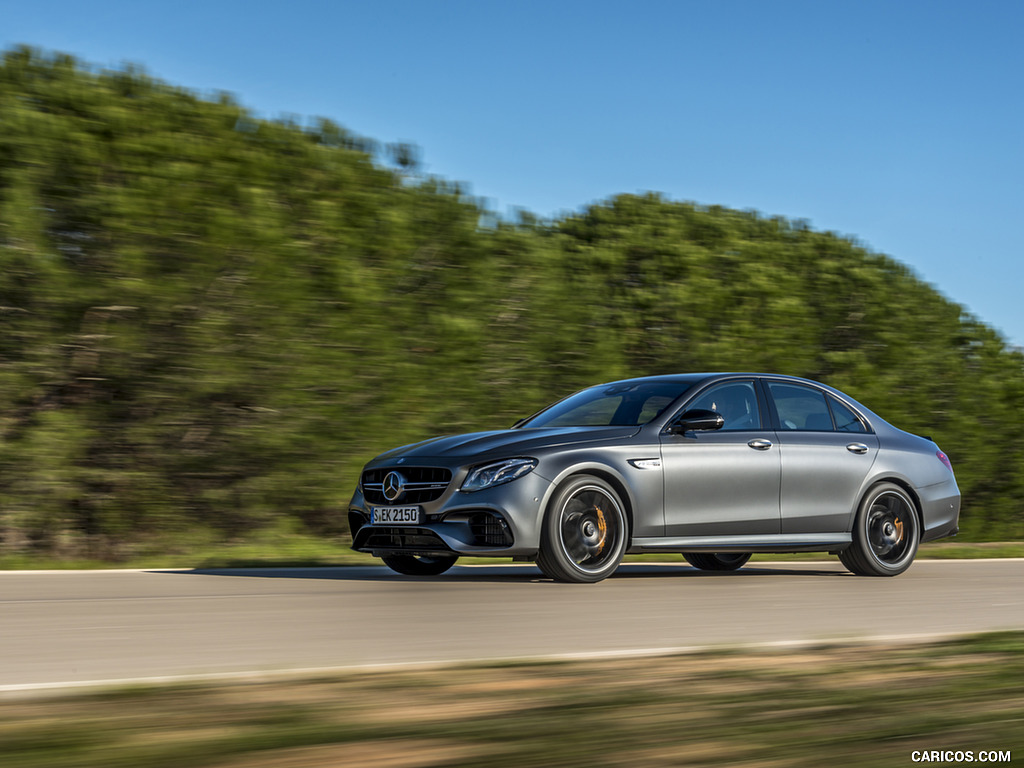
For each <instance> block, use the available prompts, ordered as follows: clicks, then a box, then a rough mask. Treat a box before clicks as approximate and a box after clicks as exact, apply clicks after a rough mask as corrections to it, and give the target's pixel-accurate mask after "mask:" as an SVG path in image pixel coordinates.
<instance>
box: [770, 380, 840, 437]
mask: <svg viewBox="0 0 1024 768" xmlns="http://www.w3.org/2000/svg"><path fill="white" fill-rule="evenodd" d="M768 388H769V389H770V390H771V393H772V400H774V401H775V410H776V412H777V413H778V414H779V426H780V428H781V429H783V430H793V429H803V430H811V431H815V432H831V431H832V430H833V426H832V416H831V414H830V413H829V410H828V403H827V402H825V395H824V394H822V393H821V392H819V391H818V390H816V389H811V388H810V387H803V386H800V385H799V384H783V383H782V382H772V381H769V382H768Z"/></svg>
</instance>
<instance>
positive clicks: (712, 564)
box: [683, 552, 750, 571]
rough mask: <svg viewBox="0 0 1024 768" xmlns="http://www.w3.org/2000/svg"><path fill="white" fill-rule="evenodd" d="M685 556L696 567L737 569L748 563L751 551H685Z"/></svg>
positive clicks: (707, 569)
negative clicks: (732, 552) (731, 552)
mask: <svg viewBox="0 0 1024 768" xmlns="http://www.w3.org/2000/svg"><path fill="white" fill-rule="evenodd" d="M683 558H684V559H685V560H686V562H688V563H689V564H690V565H692V566H693V567H694V568H700V569H701V570H702V571H735V570H738V569H740V568H742V567H743V566H744V565H746V563H747V560H749V559H750V553H749V552H742V553H736V554H729V553H725V552H684V553H683Z"/></svg>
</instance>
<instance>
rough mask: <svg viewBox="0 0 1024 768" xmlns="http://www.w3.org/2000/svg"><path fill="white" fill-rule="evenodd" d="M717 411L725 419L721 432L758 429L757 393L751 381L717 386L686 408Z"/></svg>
mask: <svg viewBox="0 0 1024 768" xmlns="http://www.w3.org/2000/svg"><path fill="white" fill-rule="evenodd" d="M690 408H705V409H707V410H709V411H717V412H718V413H720V414H722V416H723V417H724V418H725V426H723V427H722V431H723V432H728V431H738V430H743V429H760V428H761V414H760V411H759V410H758V408H757V392H756V391H755V390H754V382H752V381H729V382H726V383H724V384H718V385H716V386H714V387H712V388H711V389H709V390H708V391H707V392H705V393H703V394H702V395H701V396H700V397H698V398H697V399H696V400H694V401H693V402H692V403H690V404H689V405H688V406H687V409H690Z"/></svg>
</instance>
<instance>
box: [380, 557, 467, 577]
mask: <svg viewBox="0 0 1024 768" xmlns="http://www.w3.org/2000/svg"><path fill="white" fill-rule="evenodd" d="M380 559H381V560H383V561H384V565H386V566H387V567H388V568H390V569H391V570H392V571H398V572H399V573H404V574H405V575H406V576H437V575H438V574H441V573H444V572H445V571H447V570H448V569H449V568H451V567H452V566H453V565H455V561H456V560H458V559H459V556H458V555H403V554H399V553H395V554H392V555H381V558H380Z"/></svg>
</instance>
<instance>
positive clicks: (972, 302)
mask: <svg viewBox="0 0 1024 768" xmlns="http://www.w3.org/2000/svg"><path fill="white" fill-rule="evenodd" d="M1022 36H1024V2H1016V1H1015V0H1006V1H1005V2H985V1H984V0H981V1H978V0H972V1H971V2H966V0H965V1H964V2H945V1H943V0H934V1H933V2H911V1H901V0H889V1H888V2H873V1H871V0H867V1H862V2H821V1H820V0H817V1H816V2H785V1H780V2H765V1H764V0H762V1H761V2H739V1H735V2H730V1H729V0H723V1H721V2H708V1H706V0H705V2H685V1H680V2H642V1H640V0H638V1H635V2H632V3H628V4H627V3H624V2H617V3H612V2H605V1H604V0H589V1H587V2H559V1H558V0H548V1H547V2H504V3H495V2H485V1H484V0H479V1H477V2H463V1H461V0H459V1H455V0H452V1H451V2H440V1H437V2H427V1H425V0H424V1H421V2H413V1H411V0H374V1H373V2H370V1H367V0H362V1H360V2H347V1H346V0H334V1H332V2H326V1H325V2H318V1H316V0H291V2H288V3H274V4H270V3H267V4H259V3H254V2H251V0H250V1H248V2H240V1H236V0H225V1H223V2H219V1H218V0H207V2H194V1H193V0H179V1H178V2H174V3H155V2H146V1H145V0H131V1H127V2H126V1H123V0H95V1H94V2H92V3H82V2H71V1H70V0H33V1H32V2H23V0H20V1H19V2H11V0H0V47H3V48H8V47H10V46H11V45H14V44H17V43H27V44H30V45H34V46H37V47H40V48H43V49H45V50H50V51H53V50H59V51H64V52H68V53H72V54H75V55H77V56H79V57H80V58H82V59H83V60H85V61H87V62H89V63H91V64H96V65H100V66H108V67H115V66H119V65H120V64H122V63H124V62H132V63H136V64H141V65H142V66H144V67H145V69H146V70H147V71H148V72H149V73H150V74H151V75H153V76H155V77H158V78H160V79H162V80H166V81H168V82H171V83H174V84H176V85H182V86H185V87H187V88H191V89H193V90H195V91H197V92H199V93H201V94H211V93H213V92H214V91H219V90H222V91H230V92H232V93H234V94H235V95H236V97H237V98H238V100H239V101H240V102H241V103H242V104H244V105H245V106H247V107H249V108H250V109H252V110H253V111H254V112H256V113H257V114H259V115H261V116H264V117H279V116H282V115H285V114H291V115H296V116H299V117H313V116H324V117H329V118H331V119H333V120H335V121H336V122H338V123H340V124H342V125H344V126H345V127H347V128H348V129H349V130H351V131H353V132H355V133H358V134H361V135H364V136H368V137H370V138H373V139H376V140H378V141H380V142H383V143H387V142H394V141H408V142H412V143H415V144H417V145H419V146H420V147H421V148H422V160H423V163H424V165H425V168H426V170H427V171H428V172H430V173H433V174H437V175H439V176H443V177H445V178H447V179H449V180H452V181H462V182H466V183H467V184H468V186H469V189H470V191H471V192H472V193H473V194H475V195H477V196H480V197H483V198H487V200H488V201H489V205H490V206H491V207H492V208H493V209H494V210H496V211H498V212H500V213H506V212H508V211H509V210H510V209H512V208H515V207H522V208H526V209H528V210H530V211H533V212H534V213H536V214H538V215H541V216H553V215H557V214H559V213H560V212H564V211H572V210H577V209H579V208H581V207H583V206H585V205H586V204H588V203H590V202H593V201H598V200H602V199H605V198H607V197H609V196H611V195H614V194H618V193H621V192H640V191H646V190H654V191H657V192H661V193H663V194H665V195H666V196H667V197H669V198H672V199H676V200H692V201H695V202H697V203H701V204H707V205H711V204H719V205H726V206H730V207H734V208H740V209H756V210H758V211H760V212H762V213H764V214H766V215H782V216H786V217H787V218H791V219H806V220H808V221H809V222H810V224H811V225H812V226H813V227H815V228H816V229H822V230H832V231H835V232H838V233H840V234H844V235H849V236H852V237H855V238H856V239H858V240H859V241H860V242H861V243H862V244H864V245H866V246H867V247H869V248H871V249H872V250H875V251H880V252H883V253H887V254H889V255H890V256H892V257H893V258H895V259H898V260H899V261H902V262H904V263H906V264H908V265H909V266H911V267H912V268H913V269H914V270H915V272H916V273H917V274H918V276H919V277H921V278H922V279H924V280H926V281H927V282H929V283H931V284H932V285H934V286H935V287H936V288H938V289H939V290H940V291H942V293H944V294H945V295H946V296H948V297H949V298H951V299H952V300H954V301H956V302H958V303H960V304H963V305H964V306H965V307H966V308H967V309H968V310H969V311H970V312H972V313H973V314H975V315H977V316H978V317H980V318H981V319H982V320H983V321H985V322H987V323H989V324H990V325H992V326H994V327H995V328H997V329H999V330H1000V331H1002V332H1003V334H1004V335H1005V336H1006V338H1007V340H1008V341H1009V342H1011V343H1014V344H1018V345H1024V221H1022V215H1024V194H1022V193H1024V127H1022V126H1024V46H1022V45H1021V42H1020V41H1021V39H1022Z"/></svg>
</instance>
